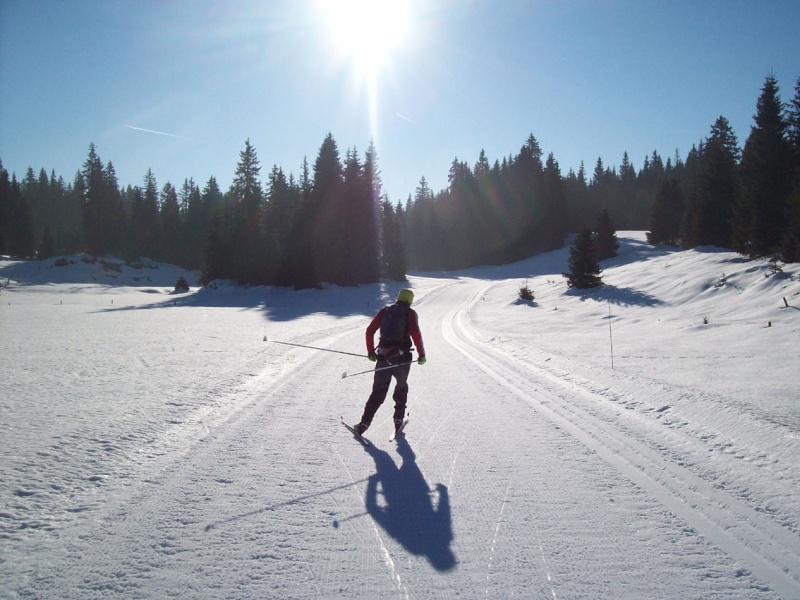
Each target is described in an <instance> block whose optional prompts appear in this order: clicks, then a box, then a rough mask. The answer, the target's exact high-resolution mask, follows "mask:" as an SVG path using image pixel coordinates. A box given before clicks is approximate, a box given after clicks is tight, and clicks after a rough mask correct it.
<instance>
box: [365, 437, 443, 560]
mask: <svg viewBox="0 0 800 600" xmlns="http://www.w3.org/2000/svg"><path fill="white" fill-rule="evenodd" d="M366 450H367V452H369V454H370V455H371V456H372V458H373V459H374V460H375V467H376V469H377V472H376V473H375V474H374V475H371V476H370V477H369V479H368V481H367V493H366V500H365V503H366V508H367V512H368V513H369V514H370V516H371V517H372V518H373V520H374V521H375V522H376V523H377V524H378V525H380V526H381V527H382V528H383V529H384V530H385V531H386V532H387V533H388V534H389V535H391V536H392V537H393V538H394V539H395V540H397V542H398V543H400V544H402V546H403V547H404V548H405V549H406V550H407V551H408V552H410V553H411V554H414V555H416V556H424V557H425V558H427V559H428V562H430V564H431V566H433V568H435V569H436V570H437V571H449V570H450V569H453V568H454V567H455V565H456V557H455V555H454V554H453V551H452V549H451V548H450V544H451V542H452V541H453V527H452V521H451V518H450V497H449V495H448V490H447V486H445V485H444V484H441V483H437V484H436V487H435V490H431V489H430V487H429V486H428V483H427V482H426V481H425V478H424V477H423V475H422V473H421V472H420V470H419V467H417V463H416V456H415V454H414V451H413V450H412V449H411V446H409V444H408V441H407V440H406V438H405V436H403V435H401V436H399V437H398V439H397V451H398V453H399V454H400V456H401V458H402V459H403V462H402V464H401V465H400V467H398V466H397V465H396V464H395V461H394V460H393V459H392V457H391V456H389V453H388V452H385V451H384V450H380V449H379V448H376V447H375V446H371V447H369V448H367V449H366ZM433 496H436V502H435V503H434V501H433Z"/></svg>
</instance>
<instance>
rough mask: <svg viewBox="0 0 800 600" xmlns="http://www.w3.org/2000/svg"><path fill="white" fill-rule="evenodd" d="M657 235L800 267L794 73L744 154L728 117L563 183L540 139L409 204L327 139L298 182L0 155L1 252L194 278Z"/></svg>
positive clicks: (252, 157)
mask: <svg viewBox="0 0 800 600" xmlns="http://www.w3.org/2000/svg"><path fill="white" fill-rule="evenodd" d="M611 223H613V227H617V228H619V229H633V230H646V231H647V232H648V241H649V242H650V243H652V244H667V245H679V246H683V247H687V248H691V247H696V246H703V245H714V246H719V247H725V248H732V249H734V250H735V251H737V252H739V253H740V254H742V255H744V256H747V257H750V258H754V257H764V256H768V257H775V258H776V260H783V261H785V262H797V261H800V79H798V81H797V83H796V85H795V89H794V96H793V97H792V99H791V100H790V101H789V102H787V103H784V102H783V101H782V100H781V98H780V89H779V85H778V81H777V80H776V78H775V77H774V76H772V75H770V76H768V77H766V79H765V82H764V85H763V87H762V89H761V93H760V96H759V97H758V99H757V103H756V107H755V114H754V121H753V124H752V126H751V129H750V132H749V135H748V136H747V138H746V140H745V142H744V146H740V143H739V140H738V138H737V136H736V134H735V133H734V131H733V130H732V128H731V126H730V124H729V122H728V120H727V119H726V118H725V117H723V116H720V117H719V118H718V119H717V120H716V121H715V122H714V123H713V124H712V125H711V128H710V131H709V132H708V135H707V136H706V137H704V138H702V139H701V140H700V141H699V142H698V143H697V144H696V145H695V146H693V147H692V149H691V150H690V151H689V153H688V155H687V156H686V158H685V159H683V158H682V157H681V156H680V155H679V153H678V152H677V151H676V152H675V153H674V155H672V156H669V157H667V158H666V160H665V159H664V158H663V157H662V156H661V155H660V154H659V153H658V152H657V151H655V150H654V151H653V152H652V154H651V155H649V156H646V157H644V161H643V164H642V166H641V168H639V169H638V170H637V168H636V167H635V166H634V164H633V163H632V162H631V159H630V157H629V156H628V154H627V153H624V154H623V156H622V158H621V162H620V164H619V166H613V167H609V166H606V164H605V163H604V162H603V160H602V158H598V159H597V161H596V163H595V165H594V168H593V170H592V171H591V172H590V173H589V172H587V171H586V169H585V168H584V166H583V164H582V165H581V166H580V168H579V169H578V171H577V172H575V171H574V170H572V169H570V170H569V172H567V173H562V171H561V168H560V167H559V164H558V162H557V160H556V158H555V157H554V156H553V154H552V153H548V154H545V152H544V151H543V150H542V148H541V147H540V145H539V142H538V141H537V139H536V138H535V137H534V135H533V134H531V135H530V136H529V137H528V138H527V140H525V142H524V144H523V145H522V147H521V148H520V149H519V151H518V152H517V153H516V154H509V155H508V156H506V157H503V158H499V159H495V160H493V161H490V159H489V158H488V157H487V156H486V153H485V152H484V151H482V150H481V151H480V153H479V154H478V158H477V160H476V161H475V163H474V164H470V163H469V162H466V161H462V160H459V159H458V158H455V159H454V160H453V162H452V164H451V166H450V170H449V173H448V187H447V188H446V189H444V190H441V191H434V190H431V189H430V188H429V186H428V183H427V181H426V179H425V177H422V178H421V179H420V181H419V184H418V186H417V187H416V189H415V191H414V193H413V195H409V197H408V198H406V199H404V200H395V201H391V200H390V199H389V198H388V197H387V195H386V194H385V193H384V192H383V189H382V183H381V178H380V168H379V162H378V154H377V149H376V148H375V146H374V144H370V145H369V147H368V148H367V150H366V152H365V153H364V154H363V155H362V154H360V153H359V152H358V151H357V150H356V149H355V148H352V149H347V150H346V151H345V152H344V156H342V154H341V152H340V150H339V148H338V146H337V144H336V141H335V139H334V137H333V135H332V134H330V133H329V134H328V135H327V136H326V137H325V138H324V140H323V142H322V144H321V146H320V148H319V151H318V153H317V156H316V159H315V160H314V162H313V164H309V162H308V160H307V159H304V160H303V162H302V164H301V166H300V168H299V173H298V174H297V175H295V174H294V173H292V172H288V173H287V171H285V170H284V169H283V168H282V167H280V166H277V165H275V166H273V167H272V169H271V170H269V171H268V172H262V168H261V164H260V161H259V158H258V156H257V152H256V149H255V148H254V147H253V146H252V145H251V143H250V141H249V140H246V141H245V143H244V148H243V149H242V151H241V152H240V154H239V161H238V164H237V168H236V172H235V173H234V175H233V180H232V183H231V185H230V188H229V189H227V190H222V189H220V186H219V184H218V183H217V180H216V178H215V177H213V176H211V177H209V179H208V180H207V181H206V182H205V183H204V184H202V185H201V184H198V183H196V182H195V181H193V180H192V179H187V180H184V182H183V184H182V185H180V187H176V186H175V185H173V184H172V183H171V182H166V183H164V184H163V185H162V186H160V187H159V185H158V183H157V180H156V176H155V174H154V173H153V172H152V171H148V172H147V173H146V174H144V176H143V180H142V184H141V185H140V186H131V185H127V186H125V187H122V186H120V184H119V182H118V180H117V176H116V173H115V169H114V166H113V164H112V163H111V162H110V161H108V162H104V161H103V160H102V159H101V158H100V155H99V152H98V149H97V148H96V147H95V146H94V144H91V145H90V146H89V150H88V154H87V157H86V160H85V162H84V163H83V165H82V167H81V168H80V170H79V171H78V172H77V173H76V174H75V176H74V177H73V178H72V179H71V180H70V181H66V180H65V179H64V178H63V177H61V176H57V175H56V173H55V172H52V171H51V173H50V174H48V173H47V171H46V170H45V169H41V170H40V171H39V173H38V174H37V173H36V172H35V171H34V170H33V168H30V167H29V168H28V170H27V172H26V173H25V175H24V177H23V178H22V180H21V181H20V180H18V179H17V176H16V173H14V174H11V175H9V173H8V172H7V171H6V169H5V168H3V166H2V162H0V254H4V255H11V256H16V257H20V258H30V259H33V258H39V259H44V258H49V257H52V256H56V255H66V254H72V253H76V252H84V253H88V254H91V255H93V256H98V257H99V256H107V255H113V256H116V257H118V258H121V259H124V260H126V261H128V262H131V263H135V262H137V261H140V260H142V259H149V260H153V261H163V262H169V263H173V264H177V265H180V266H182V267H185V268H187V269H199V270H201V271H202V273H203V283H208V282H210V281H212V280H214V279H231V280H234V281H236V282H238V283H239V284H248V285H249V284H252V285H281V286H294V287H297V288H308V287H319V286H320V285H322V284H323V283H326V282H327V283H332V284H337V285H356V284H359V283H371V282H376V281H378V280H379V279H380V278H382V277H383V278H390V279H394V280H403V279H404V278H405V276H406V272H407V271H408V270H410V269H415V270H444V269H459V268H466V267H471V266H478V265H483V264H501V263H507V262H513V261H516V260H519V259H522V258H525V257H528V256H531V255H533V254H536V253H539V252H544V251H547V250H551V249H555V248H559V247H561V246H562V245H563V244H564V239H565V237H566V235H567V234H569V233H570V232H576V231H580V232H584V231H585V230H587V229H589V230H591V231H595V232H598V228H608V227H609V226H610V225H609V224H611Z"/></svg>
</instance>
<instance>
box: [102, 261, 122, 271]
mask: <svg viewBox="0 0 800 600" xmlns="http://www.w3.org/2000/svg"><path fill="white" fill-rule="evenodd" d="M100 265H101V266H102V267H103V270H104V271H114V272H115V273H122V265H121V264H120V263H115V262H106V261H104V260H102V259H101V260H100Z"/></svg>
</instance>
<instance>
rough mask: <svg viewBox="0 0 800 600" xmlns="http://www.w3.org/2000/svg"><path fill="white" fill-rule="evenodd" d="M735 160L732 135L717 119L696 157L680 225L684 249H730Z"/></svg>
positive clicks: (735, 199) (736, 189)
mask: <svg viewBox="0 0 800 600" xmlns="http://www.w3.org/2000/svg"><path fill="white" fill-rule="evenodd" d="M739 156H740V152H739V146H738V141H737V139H736V135H735V134H734V133H733V130H732V129H731V126H730V123H729V122H728V120H727V119H726V118H725V117H722V116H720V117H719V118H718V119H717V120H716V122H715V123H714V125H713V126H712V127H711V135H710V136H709V137H708V138H707V139H706V141H705V144H704V145H703V146H702V147H701V151H700V154H699V165H698V173H697V177H696V180H695V184H694V188H693V191H692V196H691V198H690V202H689V207H688V211H687V214H686V221H685V223H684V234H683V236H682V237H683V241H684V245H686V246H688V247H694V246H701V245H713V246H719V247H723V248H730V247H731V241H732V228H733V222H732V221H733V210H734V206H735V205H736V203H737V202H738V199H739V175H738V162H739Z"/></svg>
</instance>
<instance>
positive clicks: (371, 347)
mask: <svg viewBox="0 0 800 600" xmlns="http://www.w3.org/2000/svg"><path fill="white" fill-rule="evenodd" d="M387 308H388V307H387V306H384V307H383V308H382V309H380V310H379V311H378V314H377V315H375V318H374V319H372V321H371V322H370V324H369V325H368V326H367V354H373V353H374V352H375V333H376V332H377V331H378V330H379V329H380V328H381V319H383V312H384V311H385V310H386V309H387ZM408 333H409V334H410V335H411V339H412V340H414V345H415V346H416V348H417V353H418V354H419V356H420V358H422V357H423V356H425V346H424V345H423V344H422V333H421V332H420V330H419V317H417V313H416V311H415V310H414V309H413V308H409V309H408Z"/></svg>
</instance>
